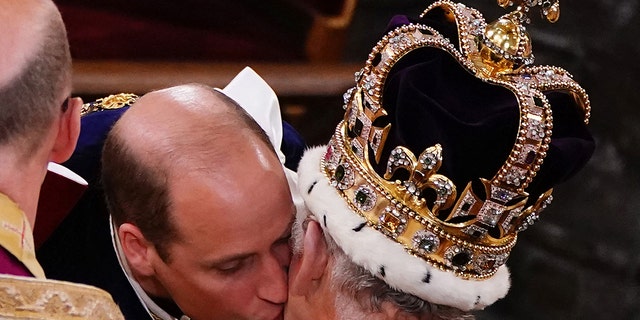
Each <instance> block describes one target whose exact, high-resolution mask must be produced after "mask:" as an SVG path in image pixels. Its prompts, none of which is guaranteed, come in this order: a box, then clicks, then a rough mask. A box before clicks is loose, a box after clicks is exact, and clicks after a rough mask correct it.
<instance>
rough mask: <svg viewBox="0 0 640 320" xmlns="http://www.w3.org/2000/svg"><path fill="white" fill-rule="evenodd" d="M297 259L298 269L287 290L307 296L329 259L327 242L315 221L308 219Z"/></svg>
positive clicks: (313, 288) (315, 286)
mask: <svg viewBox="0 0 640 320" xmlns="http://www.w3.org/2000/svg"><path fill="white" fill-rule="evenodd" d="M299 259H300V261H299V269H298V272H297V274H295V275H294V276H295V279H293V281H292V283H291V287H290V288H289V290H291V291H293V292H292V293H293V294H295V295H301V296H309V295H310V294H311V293H312V292H313V291H314V290H315V289H317V287H318V286H319V283H320V281H319V280H322V277H323V275H324V274H325V271H326V268H327V263H328V261H329V252H328V250H327V243H326V242H325V239H324V235H323V234H322V229H321V228H320V224H318V222H316V221H309V224H308V225H307V228H306V230H305V232H304V238H303V248H302V256H301V257H300V258H299ZM325 281H326V279H325Z"/></svg>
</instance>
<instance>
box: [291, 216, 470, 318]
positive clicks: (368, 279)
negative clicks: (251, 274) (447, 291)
mask: <svg viewBox="0 0 640 320" xmlns="http://www.w3.org/2000/svg"><path fill="white" fill-rule="evenodd" d="M311 220H314V218H313V216H311V215H309V212H308V211H304V212H300V211H299V212H298V214H297V217H296V221H295V223H294V225H293V230H292V238H293V239H292V244H293V253H294V254H301V253H302V252H303V250H304V248H303V238H304V230H306V227H307V224H308V223H309V221H311ZM323 234H324V238H325V242H326V244H327V250H328V251H329V255H330V256H331V257H332V259H333V261H334V264H333V269H332V270H331V279H332V283H331V286H332V288H333V289H334V290H335V291H336V292H337V294H336V297H335V304H336V311H337V312H339V314H338V319H351V320H365V319H368V316H369V314H370V313H376V312H380V311H381V310H382V309H383V308H382V307H383V304H384V303H390V304H391V305H393V306H395V307H396V308H398V309H399V310H402V311H404V312H406V313H408V314H411V315H415V316H416V317H417V318H419V319H430V320H473V319H475V317H474V316H473V314H470V313H468V312H464V311H461V310H459V309H456V308H452V307H448V306H443V305H437V304H433V303H430V302H428V301H425V300H422V299H420V298H418V297H416V296H414V295H411V294H408V293H404V292H401V291H398V290H395V289H393V288H391V287H389V285H387V283H385V282H384V281H383V280H381V279H379V278H377V277H375V276H374V275H372V274H371V273H369V272H368V271H367V270H365V269H364V268H362V267H360V266H358V265H356V264H355V263H353V262H352V261H351V259H350V258H349V257H348V256H347V255H346V254H345V253H344V251H342V249H341V248H340V247H339V246H338V245H337V244H336V243H335V241H334V240H333V239H332V238H331V236H330V235H328V234H326V233H323Z"/></svg>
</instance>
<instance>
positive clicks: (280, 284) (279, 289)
mask: <svg viewBox="0 0 640 320" xmlns="http://www.w3.org/2000/svg"><path fill="white" fill-rule="evenodd" d="M287 267H288V266H287ZM287 290H288V287H287V272H286V269H285V267H284V266H282V263H280V262H279V261H278V259H277V258H275V257H269V258H268V259H267V261H265V263H264V268H263V276H262V278H261V280H260V282H259V287H258V296H259V297H260V298H261V299H263V300H266V301H269V302H271V303H275V304H282V303H285V302H287V296H288V291H287Z"/></svg>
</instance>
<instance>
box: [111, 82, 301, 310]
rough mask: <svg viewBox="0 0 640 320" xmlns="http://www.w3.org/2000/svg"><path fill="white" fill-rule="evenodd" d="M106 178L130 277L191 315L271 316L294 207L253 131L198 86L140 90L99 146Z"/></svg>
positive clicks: (228, 105) (236, 110) (261, 137)
mask: <svg viewBox="0 0 640 320" xmlns="http://www.w3.org/2000/svg"><path fill="white" fill-rule="evenodd" d="M103 181H104V186H105V194H106V195H107V201H108V205H109V209H110V212H111V214H112V217H113V219H114V222H115V224H116V225H117V226H118V235H119V237H120V241H121V245H122V248H123V251H124V253H125V255H126V259H127V262H128V264H129V266H130V268H131V270H132V273H133V276H134V277H135V279H136V280H137V281H138V282H139V283H140V284H141V286H142V288H143V289H144V290H145V291H146V292H147V293H148V294H149V295H150V296H152V297H161V298H169V299H171V300H173V301H174V302H175V303H176V304H177V305H178V307H180V309H181V310H182V311H183V312H184V313H185V314H186V315H188V316H190V317H191V318H194V319H279V318H281V317H282V310H283V304H284V302H285V301H286V298H287V286H286V269H287V268H288V265H289V260H290V251H289V245H288V240H289V235H290V229H291V221H292V219H293V212H294V207H293V204H292V202H291V196H290V193H289V188H288V185H287V182H286V179H285V177H284V173H283V171H282V167H281V164H280V162H279V160H278V159H277V157H276V155H275V152H274V151H273V149H272V147H271V145H270V143H269V140H268V138H267V137H266V135H265V134H264V132H263V131H262V129H261V128H260V127H259V126H258V125H257V124H256V123H255V122H254V121H253V120H252V119H251V118H250V117H249V116H248V115H247V114H246V113H245V112H244V111H243V110H242V109H241V108H240V107H239V106H238V105H237V104H235V102H233V101H232V100H230V99H228V98H227V97H226V96H224V95H222V94H221V93H218V92H216V91H213V90H211V89H210V88H207V87H203V86H199V85H187V86H179V87H174V88H169V89H165V90H160V91H156V92H152V93H149V94H147V95H145V96H144V97H142V98H141V99H139V100H138V101H137V102H136V103H135V104H134V105H133V107H132V108H131V109H130V110H128V111H127V112H126V113H125V114H124V115H123V116H122V118H121V119H120V120H119V121H118V122H117V123H116V125H115V126H114V128H113V130H112V131H111V132H110V134H109V137H108V138H107V141H106V143H105V149H104V153H103Z"/></svg>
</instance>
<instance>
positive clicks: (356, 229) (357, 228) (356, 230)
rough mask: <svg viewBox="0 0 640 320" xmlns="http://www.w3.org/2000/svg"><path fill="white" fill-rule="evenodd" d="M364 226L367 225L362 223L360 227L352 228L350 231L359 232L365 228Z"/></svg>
mask: <svg viewBox="0 0 640 320" xmlns="http://www.w3.org/2000/svg"><path fill="white" fill-rule="evenodd" d="M366 225H367V223H366V222H363V223H362V224H361V225H359V226H357V227H355V228H353V229H352V230H353V231H355V232H360V230H362V228H364V226H366Z"/></svg>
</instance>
